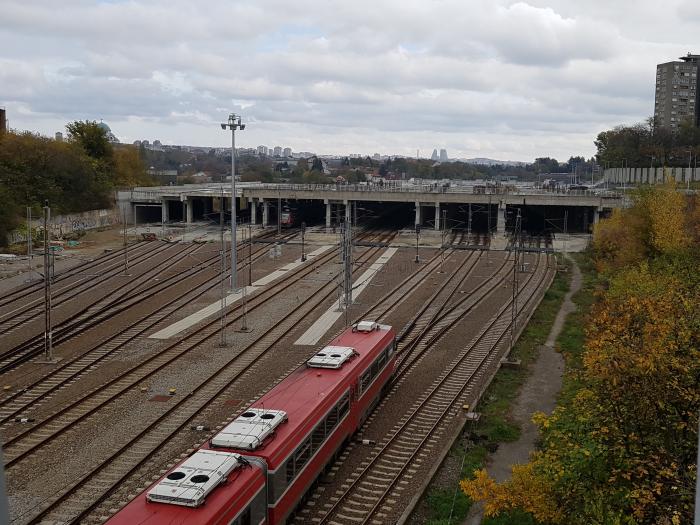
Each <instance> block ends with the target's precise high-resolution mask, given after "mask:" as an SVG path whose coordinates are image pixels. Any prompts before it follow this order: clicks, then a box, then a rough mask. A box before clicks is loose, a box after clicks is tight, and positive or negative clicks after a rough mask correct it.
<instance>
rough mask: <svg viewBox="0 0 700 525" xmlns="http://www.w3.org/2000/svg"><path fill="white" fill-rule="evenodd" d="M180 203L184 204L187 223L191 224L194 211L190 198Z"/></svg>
mask: <svg viewBox="0 0 700 525" xmlns="http://www.w3.org/2000/svg"><path fill="white" fill-rule="evenodd" d="M182 204H183V205H184V206H185V213H186V217H187V224H191V223H192V212H193V211H194V206H192V199H190V198H188V199H187V200H186V201H185V202H183V203H182Z"/></svg>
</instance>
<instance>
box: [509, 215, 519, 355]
mask: <svg viewBox="0 0 700 525" xmlns="http://www.w3.org/2000/svg"><path fill="white" fill-rule="evenodd" d="M521 239H522V216H521V210H520V208H518V215H517V216H516V217H515V225H514V227H513V237H512V241H511V249H512V251H513V290H512V293H513V300H512V302H511V311H510V350H509V352H512V351H513V344H514V338H515V330H516V328H517V322H518V265H519V264H520V261H519V259H520V241H521Z"/></svg>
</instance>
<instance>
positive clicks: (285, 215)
mask: <svg viewBox="0 0 700 525" xmlns="http://www.w3.org/2000/svg"><path fill="white" fill-rule="evenodd" d="M295 220H296V217H295V215H294V212H292V211H290V210H282V214H281V215H280V224H281V225H282V228H291V227H292V226H294V224H295Z"/></svg>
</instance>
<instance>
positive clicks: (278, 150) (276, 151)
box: [272, 146, 282, 157]
mask: <svg viewBox="0 0 700 525" xmlns="http://www.w3.org/2000/svg"><path fill="white" fill-rule="evenodd" d="M272 154H273V155H274V156H275V157H281V156H282V147H281V146H275V149H273V150H272Z"/></svg>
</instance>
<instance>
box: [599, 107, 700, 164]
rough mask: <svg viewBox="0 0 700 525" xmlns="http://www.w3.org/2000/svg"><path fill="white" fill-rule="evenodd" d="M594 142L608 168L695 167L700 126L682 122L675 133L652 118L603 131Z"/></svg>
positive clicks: (699, 149) (600, 160)
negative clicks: (657, 123)
mask: <svg viewBox="0 0 700 525" xmlns="http://www.w3.org/2000/svg"><path fill="white" fill-rule="evenodd" d="M594 144H595V146H596V148H597V154H596V158H597V160H598V163H599V164H600V165H601V166H605V167H631V168H651V167H662V166H668V167H686V168H687V167H694V166H695V165H696V161H697V156H698V154H700V128H698V127H697V126H695V125H694V124H693V123H692V122H691V121H683V122H682V123H681V125H680V126H679V129H678V131H676V132H674V131H671V130H670V129H668V128H665V127H662V126H658V125H656V123H655V120H654V118H649V119H647V120H646V121H645V122H640V123H638V124H634V125H631V126H617V127H615V128H613V129H611V130H608V131H603V132H601V133H599V134H598V136H597V137H596V140H595V141H594Z"/></svg>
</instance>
